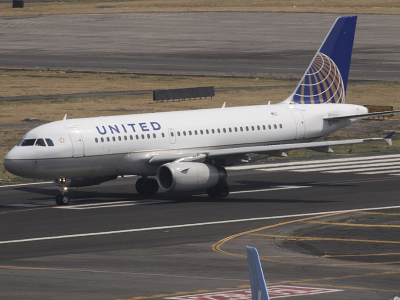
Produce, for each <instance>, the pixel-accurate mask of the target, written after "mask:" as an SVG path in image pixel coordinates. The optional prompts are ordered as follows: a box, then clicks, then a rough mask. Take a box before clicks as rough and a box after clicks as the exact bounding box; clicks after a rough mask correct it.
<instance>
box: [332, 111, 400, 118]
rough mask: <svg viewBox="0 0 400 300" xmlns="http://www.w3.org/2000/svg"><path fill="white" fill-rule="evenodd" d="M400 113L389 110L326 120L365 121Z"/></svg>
mask: <svg viewBox="0 0 400 300" xmlns="http://www.w3.org/2000/svg"><path fill="white" fill-rule="evenodd" d="M397 113H400V110H389V111H382V112H374V113H367V114H362V115H347V116H338V117H336V116H332V117H326V118H324V120H343V119H355V118H359V119H363V118H369V117H373V116H383V115H391V114H397Z"/></svg>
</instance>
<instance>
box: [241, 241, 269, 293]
mask: <svg viewBox="0 0 400 300" xmlns="http://www.w3.org/2000/svg"><path fill="white" fill-rule="evenodd" d="M246 252H247V262H248V264H249V273H250V286H251V299H252V300H269V294H268V289H267V284H266V283H265V279H264V273H263V270H262V267H261V262H260V256H259V255H258V251H257V249H256V248H254V247H249V246H247V247H246Z"/></svg>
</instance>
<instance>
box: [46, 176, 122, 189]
mask: <svg viewBox="0 0 400 300" xmlns="http://www.w3.org/2000/svg"><path fill="white" fill-rule="evenodd" d="M117 177H118V176H117V175H114V176H104V177H90V178H89V177H88V178H71V179H69V178H68V179H64V178H60V179H53V182H54V184H55V185H58V186H68V187H84V186H91V185H99V184H100V183H103V182H106V181H110V180H114V179H116V178H117Z"/></svg>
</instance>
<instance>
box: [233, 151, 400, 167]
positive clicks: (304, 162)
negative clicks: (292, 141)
mask: <svg viewBox="0 0 400 300" xmlns="http://www.w3.org/2000/svg"><path fill="white" fill-rule="evenodd" d="M381 158H388V159H389V158H400V154H389V155H377V156H366V157H342V158H333V159H321V160H311V161H295V162H282V163H269V164H262V165H245V166H237V167H236V166H235V167H228V168H227V169H228V170H252V169H261V168H274V167H285V166H288V165H290V166H297V165H313V164H325V163H331V162H338V161H342V162H354V161H365V160H376V159H381ZM282 161H284V160H282Z"/></svg>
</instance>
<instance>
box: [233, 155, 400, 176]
mask: <svg viewBox="0 0 400 300" xmlns="http://www.w3.org/2000/svg"><path fill="white" fill-rule="evenodd" d="M399 157H400V155H399V154H393V155H379V156H368V157H355V158H335V159H326V160H314V161H301V162H285V163H278V164H275V163H272V164H263V165H252V166H241V167H232V168H228V169H230V170H248V169H255V170H257V171H262V172H282V171H291V172H302V173H306V172H321V173H333V174H340V173H354V174H359V175H374V174H389V175H393V174H394V173H399V172H400V158H399ZM264 167H265V168H264Z"/></svg>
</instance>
